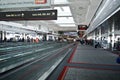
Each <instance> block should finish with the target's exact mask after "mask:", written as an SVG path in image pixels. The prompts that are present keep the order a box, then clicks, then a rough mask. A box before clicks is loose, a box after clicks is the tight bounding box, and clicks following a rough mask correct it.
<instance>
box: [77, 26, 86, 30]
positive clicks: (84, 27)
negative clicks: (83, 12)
mask: <svg viewBox="0 0 120 80" xmlns="http://www.w3.org/2000/svg"><path fill="white" fill-rule="evenodd" d="M87 28H88V27H87V25H78V30H87Z"/></svg>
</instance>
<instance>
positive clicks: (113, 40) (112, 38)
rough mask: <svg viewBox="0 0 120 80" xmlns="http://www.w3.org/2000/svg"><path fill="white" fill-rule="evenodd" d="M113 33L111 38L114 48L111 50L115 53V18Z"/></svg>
mask: <svg viewBox="0 0 120 80" xmlns="http://www.w3.org/2000/svg"><path fill="white" fill-rule="evenodd" d="M111 32H112V33H111V34H112V37H111V40H112V42H111V45H112V48H111V50H112V51H113V50H114V43H115V21H114V18H113V22H112V31H111Z"/></svg>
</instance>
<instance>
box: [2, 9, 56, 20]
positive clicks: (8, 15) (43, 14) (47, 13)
mask: <svg viewBox="0 0 120 80" xmlns="http://www.w3.org/2000/svg"><path fill="white" fill-rule="evenodd" d="M13 20H57V10H42V11H15V12H0V21H13Z"/></svg>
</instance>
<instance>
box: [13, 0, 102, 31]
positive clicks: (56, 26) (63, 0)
mask: <svg viewBox="0 0 120 80" xmlns="http://www.w3.org/2000/svg"><path fill="white" fill-rule="evenodd" d="M101 1H102V0H52V2H53V3H52V5H51V7H50V8H48V9H57V10H58V20H49V21H48V20H47V21H43V20H42V21H15V22H18V23H22V24H25V25H32V26H34V25H35V26H36V25H45V26H47V27H49V28H53V30H56V31H59V30H63V31H71V30H73V31H76V30H77V25H81V24H82V25H89V23H90V22H91V19H92V18H93V16H94V14H95V12H96V10H97V8H98V6H99V4H100V3H101ZM69 9H70V10H69ZM70 12H71V13H70Z"/></svg>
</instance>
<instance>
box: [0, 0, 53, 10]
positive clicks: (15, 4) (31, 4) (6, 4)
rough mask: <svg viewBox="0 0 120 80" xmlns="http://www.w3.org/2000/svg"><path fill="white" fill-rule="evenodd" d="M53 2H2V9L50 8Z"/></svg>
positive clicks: (34, 0) (38, 0) (0, 7)
mask: <svg viewBox="0 0 120 80" xmlns="http://www.w3.org/2000/svg"><path fill="white" fill-rule="evenodd" d="M50 5H51V0H0V9H8V8H23V7H46V6H47V7H48V6H50Z"/></svg>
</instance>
